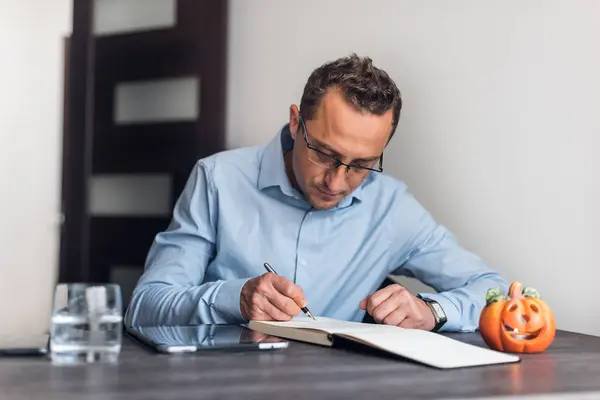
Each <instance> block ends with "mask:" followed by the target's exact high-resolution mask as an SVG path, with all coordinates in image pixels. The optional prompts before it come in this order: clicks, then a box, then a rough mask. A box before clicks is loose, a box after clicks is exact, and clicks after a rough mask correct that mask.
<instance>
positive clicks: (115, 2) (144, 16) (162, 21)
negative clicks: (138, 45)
mask: <svg viewBox="0 0 600 400" xmlns="http://www.w3.org/2000/svg"><path fill="white" fill-rule="evenodd" d="M94 7H95V9H94V33H95V34H96V35H98V36H101V35H109V34H115V33H126V32H135V31H147V30H152V29H162V28H172V27H174V26H175V25H176V24H177V21H176V19H177V1H176V0H95V2H94Z"/></svg>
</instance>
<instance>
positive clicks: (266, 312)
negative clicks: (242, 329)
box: [240, 272, 307, 321]
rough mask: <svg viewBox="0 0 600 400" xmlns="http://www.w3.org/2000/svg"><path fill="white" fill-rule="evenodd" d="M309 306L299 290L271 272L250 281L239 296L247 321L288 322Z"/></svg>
mask: <svg viewBox="0 0 600 400" xmlns="http://www.w3.org/2000/svg"><path fill="white" fill-rule="evenodd" d="M306 303H307V301H306V298H305V297H304V293H302V289H301V288H300V286H298V285H296V284H294V283H293V282H292V281H290V280H288V279H286V278H284V277H282V276H279V275H275V274H272V273H270V272H267V273H266V274H264V275H261V276H258V277H256V278H252V279H250V280H248V281H247V282H246V283H245V284H244V286H243V287H242V291H241V293H240V311H241V312H242V317H244V319H245V320H246V321H249V320H252V319H253V320H261V321H289V320H290V319H292V317H294V316H296V315H298V314H300V313H301V312H302V310H300V308H301V307H304V306H306Z"/></svg>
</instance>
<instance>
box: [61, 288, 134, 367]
mask: <svg viewBox="0 0 600 400" xmlns="http://www.w3.org/2000/svg"><path fill="white" fill-rule="evenodd" d="M122 326H123V310H122V300H121V289H120V287H119V285H115V284H105V285H104V284H102V285H101V284H98V285H94V284H83V283H73V284H59V285H58V286H57V287H56V292H55V294H54V308H53V312H52V327H51V333H50V356H51V358H52V362H53V363H54V364H81V363H92V362H108V363H114V362H116V361H117V360H118V358H119V353H120V352H121V338H122V329H123V328H122Z"/></svg>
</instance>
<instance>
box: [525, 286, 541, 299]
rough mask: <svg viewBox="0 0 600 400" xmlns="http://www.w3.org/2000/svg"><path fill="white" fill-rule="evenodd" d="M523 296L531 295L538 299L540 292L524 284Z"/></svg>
mask: <svg viewBox="0 0 600 400" xmlns="http://www.w3.org/2000/svg"><path fill="white" fill-rule="evenodd" d="M523 296H525V297H533V298H536V299H539V298H540V297H541V296H540V292H538V291H537V290H536V289H534V288H532V287H531V286H526V287H525V288H524V289H523Z"/></svg>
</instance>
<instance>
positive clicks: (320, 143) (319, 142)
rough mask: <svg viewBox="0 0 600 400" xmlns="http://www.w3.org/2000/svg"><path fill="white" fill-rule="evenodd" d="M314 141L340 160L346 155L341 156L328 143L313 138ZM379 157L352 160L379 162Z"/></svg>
mask: <svg viewBox="0 0 600 400" xmlns="http://www.w3.org/2000/svg"><path fill="white" fill-rule="evenodd" d="M312 141H313V142H314V143H315V144H316V145H317V146H319V147H322V148H324V149H326V150H329V151H330V152H331V153H332V155H333V156H336V157H338V158H342V157H343V156H344V155H343V154H341V153H340V152H339V151H337V150H335V149H334V148H333V147H331V146H329V145H328V144H326V143H323V142H321V141H319V140H318V139H315V138H313V139H312ZM379 157H381V156H372V157H363V158H355V159H354V160H352V162H357V161H364V162H369V161H375V160H379Z"/></svg>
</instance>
